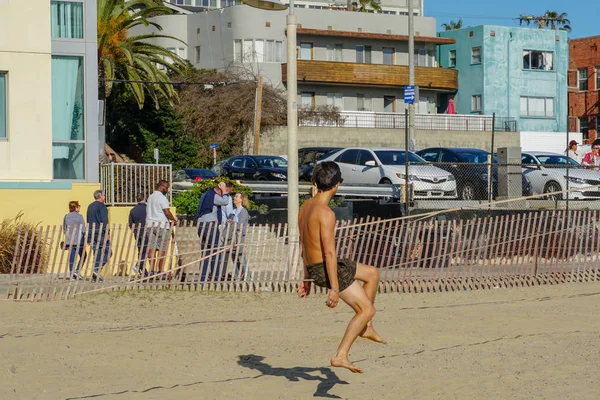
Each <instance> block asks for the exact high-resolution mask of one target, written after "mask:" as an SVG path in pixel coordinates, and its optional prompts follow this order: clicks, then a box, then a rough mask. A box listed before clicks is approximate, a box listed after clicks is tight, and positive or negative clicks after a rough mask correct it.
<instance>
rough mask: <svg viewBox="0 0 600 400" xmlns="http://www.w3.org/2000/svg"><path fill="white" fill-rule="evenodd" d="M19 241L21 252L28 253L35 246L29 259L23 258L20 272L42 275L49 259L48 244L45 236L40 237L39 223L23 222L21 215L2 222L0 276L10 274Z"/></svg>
mask: <svg viewBox="0 0 600 400" xmlns="http://www.w3.org/2000/svg"><path fill="white" fill-rule="evenodd" d="M26 232H28V233H27V235H26ZM25 236H27V238H25ZM25 239H27V240H25ZM17 240H18V241H19V249H20V251H23V250H25V251H27V250H28V249H29V247H31V246H34V247H33V248H32V251H31V253H30V256H29V258H28V257H27V256H24V257H23V261H22V263H23V264H22V265H21V268H20V272H22V273H36V274H37V273H42V272H43V268H44V266H45V265H46V261H47V259H48V248H47V243H45V242H44V236H43V235H40V229H39V223H37V224H34V223H31V222H27V221H23V213H19V214H17V216H15V217H14V218H10V219H5V220H3V221H2V222H0V274H10V270H11V268H12V263H13V259H14V257H15V248H16V245H17ZM36 250H37V251H36ZM17 256H18V255H17Z"/></svg>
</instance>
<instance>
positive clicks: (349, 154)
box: [335, 149, 359, 164]
mask: <svg viewBox="0 0 600 400" xmlns="http://www.w3.org/2000/svg"><path fill="white" fill-rule="evenodd" d="M358 152H359V150H356V149H350V150H346V151H345V152H343V153H342V154H340V155H339V156H338V158H336V159H335V161H337V162H341V163H344V164H356V158H357V157H358Z"/></svg>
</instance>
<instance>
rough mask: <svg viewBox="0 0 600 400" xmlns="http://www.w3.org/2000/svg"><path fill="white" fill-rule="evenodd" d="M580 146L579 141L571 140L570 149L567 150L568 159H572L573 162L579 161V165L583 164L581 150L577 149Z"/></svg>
mask: <svg viewBox="0 0 600 400" xmlns="http://www.w3.org/2000/svg"><path fill="white" fill-rule="evenodd" d="M578 144H579V143H577V140H571V141H570V142H569V148H568V149H567V157H569V158H572V159H573V160H575V161H577V163H579V164H581V161H582V159H583V156H582V155H581V154H580V153H579V150H578V149H577V145H578Z"/></svg>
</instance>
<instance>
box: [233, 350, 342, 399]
mask: <svg viewBox="0 0 600 400" xmlns="http://www.w3.org/2000/svg"><path fill="white" fill-rule="evenodd" d="M239 358H240V359H239V360H238V364H239V365H241V366H242V367H246V368H250V369H255V370H257V371H258V372H260V373H261V374H263V375H271V376H283V377H285V378H286V379H287V380H288V381H290V382H298V381H299V380H300V379H304V380H306V381H319V384H318V385H317V390H316V391H315V393H314V396H315V397H327V398H330V399H340V398H341V397H339V396H336V395H334V394H331V393H329V391H330V390H331V389H332V388H333V387H334V386H335V385H338V384H340V385H347V384H348V382H346V381H341V380H340V378H338V376H337V375H336V374H335V372H333V371H332V370H331V368H309V367H292V368H278V367H272V366H270V365H269V364H267V363H265V362H263V360H264V359H265V358H264V357H262V356H257V355H255V354H249V355H244V356H239ZM313 372H318V374H317V375H312V374H311V373H313Z"/></svg>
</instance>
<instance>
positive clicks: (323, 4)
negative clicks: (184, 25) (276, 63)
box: [165, 0, 424, 16]
mask: <svg viewBox="0 0 600 400" xmlns="http://www.w3.org/2000/svg"><path fill="white" fill-rule="evenodd" d="M423 1H424V0H414V1H413V13H414V14H415V15H421V16H422V15H423V10H424V9H423V7H424V5H423ZM165 3H170V4H174V5H177V6H179V7H180V8H181V9H183V10H185V11H191V12H194V11H195V12H198V11H201V10H210V9H215V8H225V7H231V6H234V5H240V4H242V2H241V1H240V0H165ZM282 4H285V5H288V6H289V4H290V1H289V0H283V1H282ZM380 6H381V10H380V11H377V12H378V13H379V14H388V15H408V2H407V0H382V1H381V4H380ZM347 7H348V3H347V2H346V1H343V0H294V8H309V9H314V10H322V9H329V10H341V9H346V8H347ZM185 11H184V12H185Z"/></svg>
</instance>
